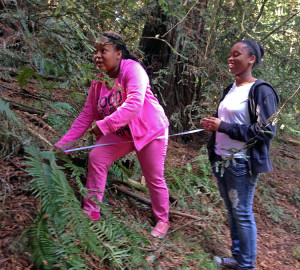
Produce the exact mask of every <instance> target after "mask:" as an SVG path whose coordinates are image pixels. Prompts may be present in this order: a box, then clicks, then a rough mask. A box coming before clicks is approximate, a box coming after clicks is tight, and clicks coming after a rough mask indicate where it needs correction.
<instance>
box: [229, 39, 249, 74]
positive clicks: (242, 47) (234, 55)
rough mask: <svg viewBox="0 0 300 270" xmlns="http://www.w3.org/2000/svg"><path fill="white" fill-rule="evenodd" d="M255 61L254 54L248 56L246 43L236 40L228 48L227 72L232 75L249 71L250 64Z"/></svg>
mask: <svg viewBox="0 0 300 270" xmlns="http://www.w3.org/2000/svg"><path fill="white" fill-rule="evenodd" d="M254 62H255V56H254V55H251V56H249V49H248V47H247V45H246V44H244V43H242V42H238V43H236V44H234V45H233V46H232V48H231V50H230V55H229V58H228V65H229V72H230V73H232V74H234V75H236V76H237V75H241V74H244V73H248V72H250V73H251V70H252V66H253V64H254Z"/></svg>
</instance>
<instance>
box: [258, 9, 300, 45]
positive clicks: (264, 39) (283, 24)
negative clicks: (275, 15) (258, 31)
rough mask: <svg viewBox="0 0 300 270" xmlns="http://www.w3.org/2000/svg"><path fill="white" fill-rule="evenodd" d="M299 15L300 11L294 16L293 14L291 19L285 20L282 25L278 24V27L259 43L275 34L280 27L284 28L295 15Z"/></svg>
mask: <svg viewBox="0 0 300 270" xmlns="http://www.w3.org/2000/svg"><path fill="white" fill-rule="evenodd" d="M299 13H300V11H298V12H296V13H295V14H293V15H292V16H291V17H289V18H287V19H286V20H285V21H284V22H283V23H282V24H280V25H279V26H278V27H276V28H275V29H274V30H273V31H271V32H270V33H269V34H267V35H266V36H265V37H264V38H263V39H262V40H261V42H263V41H264V40H265V39H267V38H268V37H269V36H271V35H272V34H273V33H275V32H276V31H277V30H278V29H279V28H281V27H282V26H284V25H285V24H286V23H287V22H288V21H289V20H291V19H292V18H294V17H295V16H296V15H298V14H299Z"/></svg>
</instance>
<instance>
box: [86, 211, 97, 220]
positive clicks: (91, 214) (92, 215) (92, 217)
mask: <svg viewBox="0 0 300 270" xmlns="http://www.w3.org/2000/svg"><path fill="white" fill-rule="evenodd" d="M83 215H84V216H85V217H87V218H88V219H90V220H98V219H99V218H100V213H99V212H94V211H90V210H83Z"/></svg>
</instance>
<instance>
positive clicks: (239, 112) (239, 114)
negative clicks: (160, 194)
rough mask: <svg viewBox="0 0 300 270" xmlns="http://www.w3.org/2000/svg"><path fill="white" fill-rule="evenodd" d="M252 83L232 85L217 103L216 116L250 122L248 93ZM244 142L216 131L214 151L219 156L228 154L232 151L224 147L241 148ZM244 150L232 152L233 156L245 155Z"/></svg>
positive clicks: (229, 120)
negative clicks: (218, 103)
mask: <svg viewBox="0 0 300 270" xmlns="http://www.w3.org/2000/svg"><path fill="white" fill-rule="evenodd" d="M253 84H254V82H253V83H248V84H245V85H243V86H239V87H238V86H236V83H234V84H233V85H232V88H231V89H230V90H229V92H228V93H227V95H226V96H225V98H224V99H223V100H222V102H221V103H220V105H219V109H218V117H219V119H221V120H222V121H224V122H227V123H232V124H233V123H236V124H250V116H249V111H248V95H249V91H250V88H251V86H252V85H253ZM244 145H245V142H242V141H237V140H233V139H231V138H230V137H229V136H228V135H227V134H225V133H222V132H217V133H216V143H215V153H216V154H217V155H219V156H230V155H231V154H232V153H231V152H229V151H228V150H226V149H232V148H235V149H241V148H242V147H243V146H244ZM245 153H246V150H245V149H244V150H242V151H240V152H238V153H236V154H234V157H235V158H240V157H243V156H245Z"/></svg>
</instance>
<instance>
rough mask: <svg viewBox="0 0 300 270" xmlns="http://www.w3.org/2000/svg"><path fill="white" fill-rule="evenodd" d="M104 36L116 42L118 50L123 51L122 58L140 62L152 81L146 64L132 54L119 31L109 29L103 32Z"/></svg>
mask: <svg viewBox="0 0 300 270" xmlns="http://www.w3.org/2000/svg"><path fill="white" fill-rule="evenodd" d="M101 36H102V37H105V38H107V39H108V40H109V41H110V42H111V43H113V44H115V45H116V50H118V51H122V59H131V60H134V61H136V62H138V63H140V64H141V66H142V67H143V68H144V69H145V71H146V73H147V75H148V77H149V79H150V81H151V77H150V74H149V72H148V70H147V68H146V66H145V65H144V64H143V63H141V62H140V61H139V60H138V59H137V57H136V56H134V55H132V54H131V53H130V52H129V51H128V49H127V46H126V43H125V42H124V40H123V38H122V36H121V35H120V34H118V33H115V32H111V31H107V32H103V33H102V34H101Z"/></svg>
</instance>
